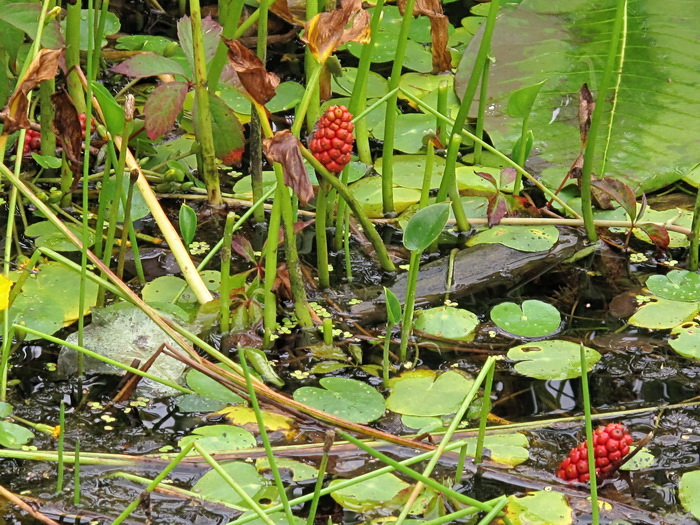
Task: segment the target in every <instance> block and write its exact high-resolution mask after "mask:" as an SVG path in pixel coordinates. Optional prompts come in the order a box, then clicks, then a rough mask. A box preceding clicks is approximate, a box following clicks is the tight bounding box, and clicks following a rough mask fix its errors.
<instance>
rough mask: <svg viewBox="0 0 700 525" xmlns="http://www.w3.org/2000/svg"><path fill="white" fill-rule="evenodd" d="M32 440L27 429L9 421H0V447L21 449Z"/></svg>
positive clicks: (32, 437) (31, 434) (32, 436)
mask: <svg viewBox="0 0 700 525" xmlns="http://www.w3.org/2000/svg"><path fill="white" fill-rule="evenodd" d="M32 439H34V434H33V433H32V432H31V431H30V430H28V429H27V428H25V427H23V426H21V425H18V424H16V423H12V422H10V421H0V447H5V448H21V447H22V446H23V445H26V444H27V443H29V442H30V441H31V440H32Z"/></svg>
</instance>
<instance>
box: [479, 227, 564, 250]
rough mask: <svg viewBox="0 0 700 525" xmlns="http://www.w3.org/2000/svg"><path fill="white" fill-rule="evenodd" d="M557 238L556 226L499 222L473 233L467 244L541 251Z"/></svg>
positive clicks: (552, 243)
mask: <svg viewBox="0 0 700 525" xmlns="http://www.w3.org/2000/svg"><path fill="white" fill-rule="evenodd" d="M558 239H559V230H557V228H556V226H551V225H548V224H545V225H542V226H519V225H511V224H499V225H497V226H494V227H492V228H489V229H488V230H484V231H482V232H480V233H477V234H476V235H474V237H472V238H471V239H469V241H467V246H474V245H476V244H502V245H504V246H508V247H509V248H513V249H514V250H520V251H521V252H543V251H545V250H549V249H550V248H551V247H552V246H554V245H555V244H556V242H557V240H558Z"/></svg>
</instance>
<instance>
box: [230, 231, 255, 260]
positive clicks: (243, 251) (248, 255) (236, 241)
mask: <svg viewBox="0 0 700 525" xmlns="http://www.w3.org/2000/svg"><path fill="white" fill-rule="evenodd" d="M231 248H232V249H233V251H234V252H236V253H237V254H238V255H240V256H241V257H243V258H244V259H245V260H246V261H248V262H252V263H254V262H255V250H253V245H252V244H250V241H249V240H248V239H246V238H245V237H241V236H240V235H236V236H235V237H234V238H233V239H231Z"/></svg>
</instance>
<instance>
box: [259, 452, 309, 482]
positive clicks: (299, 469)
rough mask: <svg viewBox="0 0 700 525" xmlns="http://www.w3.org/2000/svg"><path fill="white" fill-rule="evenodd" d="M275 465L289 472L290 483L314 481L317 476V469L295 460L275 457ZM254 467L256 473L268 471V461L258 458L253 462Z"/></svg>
mask: <svg viewBox="0 0 700 525" xmlns="http://www.w3.org/2000/svg"><path fill="white" fill-rule="evenodd" d="M275 463H276V464H277V468H279V469H280V470H282V471H284V470H285V469H286V470H289V471H291V473H292V476H291V478H292V481H296V482H299V481H309V480H312V479H316V477H317V476H318V469H316V468H315V467H312V466H311V465H307V464H306V463H302V462H301V461H297V460H295V459H288V458H280V457H276V458H275ZM255 467H256V468H257V469H258V472H262V471H265V470H270V460H268V459H267V458H258V459H257V460H255Z"/></svg>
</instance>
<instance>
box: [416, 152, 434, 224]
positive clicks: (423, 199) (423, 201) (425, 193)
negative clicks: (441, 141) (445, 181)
mask: <svg viewBox="0 0 700 525" xmlns="http://www.w3.org/2000/svg"><path fill="white" fill-rule="evenodd" d="M434 165H435V146H433V143H432V141H430V142H428V149H427V151H426V153H425V170H424V171H423V185H422V186H421V190H420V201H419V202H418V209H419V210H420V209H421V208H425V207H426V206H427V205H428V200H429V199H430V188H431V186H432V182H433V166H434Z"/></svg>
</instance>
